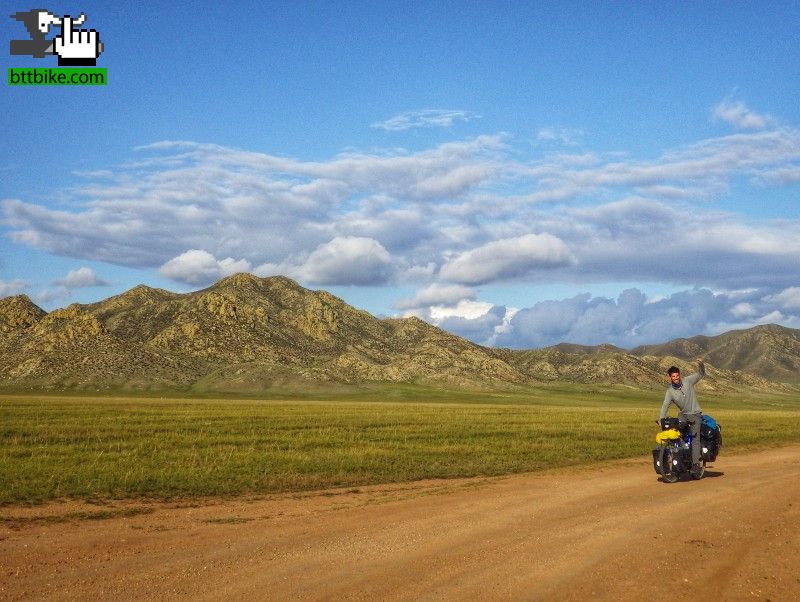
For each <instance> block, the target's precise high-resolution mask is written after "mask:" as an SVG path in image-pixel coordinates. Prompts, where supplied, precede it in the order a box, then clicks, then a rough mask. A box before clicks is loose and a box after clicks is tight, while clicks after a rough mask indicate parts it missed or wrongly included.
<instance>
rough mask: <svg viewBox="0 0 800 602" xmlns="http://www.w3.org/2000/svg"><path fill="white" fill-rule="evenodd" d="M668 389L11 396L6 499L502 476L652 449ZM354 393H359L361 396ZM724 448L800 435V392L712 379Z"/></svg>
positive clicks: (3, 459)
mask: <svg viewBox="0 0 800 602" xmlns="http://www.w3.org/2000/svg"><path fill="white" fill-rule="evenodd" d="M662 395H663V393H662V392H661V391H650V392H648V391H638V390H633V389H627V388H611V387H605V388H595V387H589V386H578V385H563V386H551V387H540V388H537V389H536V390H530V391H518V392H513V393H492V394H479V393H464V392H441V391H439V392H432V391H430V390H427V393H426V391H425V390H424V389H421V388H416V387H406V388H398V387H392V388H389V387H386V388H380V387H377V388H375V389H373V390H371V391H366V392H364V393H363V394H361V395H359V396H351V397H350V398H349V399H335V400H267V401H264V400H253V399H250V400H237V399H148V398H131V397H114V398H110V397H109V398H94V397H88V396H85V397H81V396H74V397H67V396H60V397H59V396H48V395H41V396H11V395H6V396H2V397H0V504H19V503H38V502H44V501H48V500H54V499H60V498H74V499H83V500H103V499H112V498H113V499H119V498H156V499H168V498H186V497H203V496H231V495H242V494H262V493H270V492H280V491H302V490H310V489H317V488H325V487H336V486H349V487H354V486H359V485H365V484H374V483H387V482H399V481H411V480H417V479H425V478H447V477H467V476H478V475H500V474H510V473H516V472H526V471H536V470H541V469H545V468H552V467H559V466H567V465H583V464H591V463H597V462H604V461H608V460H611V459H617V458H626V457H641V458H642V461H643V463H648V464H649V453H650V449H651V448H652V446H653V437H654V434H655V432H656V431H657V426H656V425H655V422H654V421H655V418H656V417H657V414H658V409H659V407H660V401H661V397H662ZM353 397H357V398H356V399H355V400H354V399H353ZM701 402H702V404H703V407H704V410H705V411H706V412H707V413H709V414H711V415H713V416H714V417H715V418H716V419H717V420H718V421H719V422H720V423H721V424H722V425H723V435H724V448H723V450H722V453H721V455H720V458H719V459H718V461H717V465H724V458H725V454H728V453H734V452H736V451H737V450H743V449H751V448H756V447H764V446H772V445H779V444H783V443H790V442H798V441H800V400H797V399H794V398H792V397H789V396H775V395H773V396H760V397H754V396H749V397H742V398H731V397H721V396H714V395H712V394H710V393H701Z"/></svg>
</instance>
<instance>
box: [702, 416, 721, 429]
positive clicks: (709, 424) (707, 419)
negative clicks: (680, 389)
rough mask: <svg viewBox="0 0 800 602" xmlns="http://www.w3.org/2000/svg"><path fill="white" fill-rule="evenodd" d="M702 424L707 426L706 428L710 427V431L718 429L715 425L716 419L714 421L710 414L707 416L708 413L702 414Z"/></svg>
mask: <svg viewBox="0 0 800 602" xmlns="http://www.w3.org/2000/svg"><path fill="white" fill-rule="evenodd" d="M703 426H707V427H708V428H710V429H711V430H712V431H716V430H719V427H718V426H717V421H716V420H714V419H713V418H712V417H711V416H709V415H708V414H703Z"/></svg>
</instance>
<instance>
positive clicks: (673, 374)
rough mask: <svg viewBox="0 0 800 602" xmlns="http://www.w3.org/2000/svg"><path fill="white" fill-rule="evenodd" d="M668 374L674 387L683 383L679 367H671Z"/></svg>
mask: <svg viewBox="0 0 800 602" xmlns="http://www.w3.org/2000/svg"><path fill="white" fill-rule="evenodd" d="M667 374H669V379H670V380H671V381H672V384H673V385H679V384H680V382H681V371H680V369H678V367H677V366H670V368H669V370H667Z"/></svg>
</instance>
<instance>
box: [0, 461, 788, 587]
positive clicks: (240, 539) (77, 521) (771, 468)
mask: <svg viewBox="0 0 800 602" xmlns="http://www.w3.org/2000/svg"><path fill="white" fill-rule="evenodd" d="M707 475H708V476H707V477H706V478H704V479H703V480H701V481H696V482H692V481H689V482H679V483H675V484H665V483H661V482H659V481H658V480H657V478H656V475H655V473H654V472H653V470H652V468H651V466H650V464H649V463H648V462H647V460H644V461H625V462H619V463H614V464H611V465H607V466H604V467H602V468H599V469H594V470H591V469H571V470H566V471H559V472H552V473H549V474H539V475H520V476H513V477H505V478H497V479H477V480H474V479H473V480H457V481H437V482H425V483H417V484H412V485H398V486H378V487H368V488H361V489H359V490H357V491H353V490H349V491H348V490H334V491H325V492H315V493H313V494H306V495H294V496H293V495H281V496H271V497H269V498H265V499H260V500H247V501H245V500H242V501H225V502H220V503H213V504H212V503H206V504H203V505H195V506H191V505H188V504H171V505H169V504H166V505H165V504H154V505H150V506H145V505H143V504H141V503H135V504H127V505H126V504H116V505H113V506H93V505H87V504H84V505H76V504H59V505H48V506H46V507H37V508H27V509H26V508H0V516H2V517H4V520H3V521H2V522H0V599H11V600H17V599H37V600H38V599H53V600H55V599H59V600H72V599H74V600H78V599H81V600H86V599H115V600H116V599H159V600H164V599H189V598H191V599H199V600H219V599H239V600H244V599H271V600H285V599H308V600H323V599H324V600H331V599H357V600H375V599H390V600H410V599H429V600H431V599H433V600H444V599H447V600H475V599H481V600H507V599H515V600H516V599H524V600H554V599H555V600H586V599H620V598H622V599H639V600H647V599H649V600H653V599H661V598H665V597H667V596H669V597H671V598H672V599H681V598H687V597H688V596H689V595H690V592H694V594H693V595H692V598H693V599H700V600H737V599H745V598H756V599H762V600H767V599H769V600H797V599H800V446H791V447H784V448H781V449H776V450H770V451H766V452H758V453H753V454H746V455H737V456H725V455H721V456H720V458H719V461H718V462H717V463H716V465H715V466H714V467H713V468H710V469H709V471H708V472H707ZM142 510H146V511H147V513H139V514H137V512H141V511H142ZM109 515H112V517H111V518H107V517H108V516H109ZM114 515H116V516H114ZM100 517H106V518H104V519H103V520H91V518H100Z"/></svg>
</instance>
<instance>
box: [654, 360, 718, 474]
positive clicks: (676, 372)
mask: <svg viewBox="0 0 800 602" xmlns="http://www.w3.org/2000/svg"><path fill="white" fill-rule="evenodd" d="M667 374H668V375H669V379H670V386H669V387H668V388H667V392H666V394H665V395H664V403H663V404H662V405H661V415H660V416H659V419H663V418H666V417H667V410H668V409H669V406H670V404H673V403H674V404H675V405H676V406H677V407H678V420H679V421H680V422H681V423H683V424H688V425H689V428H690V432H691V433H692V473H693V474H699V473H700V470H701V468H702V466H701V464H700V453H701V452H700V422H701V421H702V418H703V411H702V410H701V409H700V404H699V403H698V402H697V393H696V392H695V390H694V386H695V385H696V384H697V381H698V380H700V379H701V378H703V377H704V376H705V375H706V367H705V364H704V363H703V360H702V359H698V360H697V372H695V373H694V374H690V375H689V376H687V377H686V378H681V371H680V369H678V368H677V367H676V366H671V367H670V368H669V370H667ZM659 421H660V420H659Z"/></svg>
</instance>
